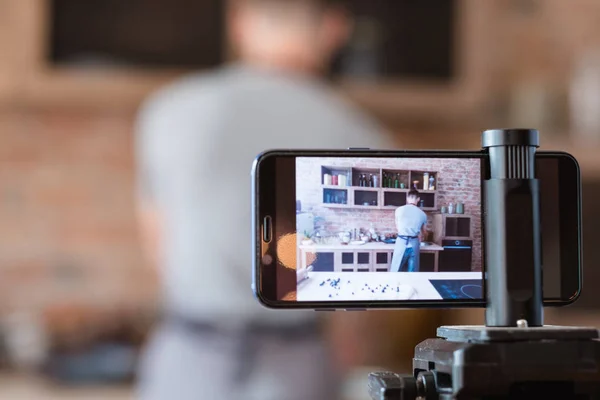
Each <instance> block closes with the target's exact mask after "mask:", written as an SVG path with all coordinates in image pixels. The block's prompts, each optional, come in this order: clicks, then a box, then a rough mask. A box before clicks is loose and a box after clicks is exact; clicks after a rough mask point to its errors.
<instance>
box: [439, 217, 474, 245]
mask: <svg viewBox="0 0 600 400" xmlns="http://www.w3.org/2000/svg"><path fill="white" fill-rule="evenodd" d="M472 232H473V218H472V216H470V215H465V214H433V241H434V242H435V243H440V242H441V240H442V239H467V238H471V235H472Z"/></svg>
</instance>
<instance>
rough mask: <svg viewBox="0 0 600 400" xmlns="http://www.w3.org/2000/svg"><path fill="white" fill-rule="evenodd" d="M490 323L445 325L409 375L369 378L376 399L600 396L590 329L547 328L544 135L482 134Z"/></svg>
mask: <svg viewBox="0 0 600 400" xmlns="http://www.w3.org/2000/svg"><path fill="white" fill-rule="evenodd" d="M482 145H483V148H484V149H485V150H486V151H487V153H488V156H489V157H488V160H489V165H488V168H487V169H486V170H487V171H488V173H487V176H485V177H484V182H483V190H484V201H485V202H484V222H485V234H486V241H485V255H486V279H485V282H484V286H485V292H486V312H485V319H486V325H485V326H442V327H439V328H438V330H437V336H438V337H437V338H432V339H427V340H425V341H423V342H421V343H420V344H418V345H417V347H416V348H415V355H414V358H413V374H412V375H409V376H402V375H400V374H396V373H394V372H373V373H371V374H369V394H370V396H371V398H372V399H374V400H416V399H426V400H430V399H431V400H434V399H440V400H450V399H469V400H471V399H494V400H499V399H538V398H539V399H561V400H565V399H578V400H580V399H581V400H582V399H600V340H598V339H599V334H598V330H597V329H595V328H586V327H562V326H560V327H559V326H544V323H543V294H542V266H541V240H540V233H541V230H540V215H539V182H538V180H537V179H535V151H536V148H537V147H538V146H539V133H538V131H537V130H531V129H495V130H487V131H484V132H483V135H482Z"/></svg>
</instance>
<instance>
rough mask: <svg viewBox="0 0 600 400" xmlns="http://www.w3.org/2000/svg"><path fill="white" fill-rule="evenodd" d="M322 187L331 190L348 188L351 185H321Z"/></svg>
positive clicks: (350, 187)
mask: <svg viewBox="0 0 600 400" xmlns="http://www.w3.org/2000/svg"><path fill="white" fill-rule="evenodd" d="M321 188H323V189H331V190H350V189H352V186H339V185H321Z"/></svg>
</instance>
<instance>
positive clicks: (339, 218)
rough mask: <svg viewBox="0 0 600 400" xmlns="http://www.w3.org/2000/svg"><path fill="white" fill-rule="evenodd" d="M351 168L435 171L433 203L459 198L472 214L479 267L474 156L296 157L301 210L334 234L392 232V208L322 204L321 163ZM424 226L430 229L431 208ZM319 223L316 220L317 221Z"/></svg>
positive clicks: (477, 186)
mask: <svg viewBox="0 0 600 400" xmlns="http://www.w3.org/2000/svg"><path fill="white" fill-rule="evenodd" d="M323 165H325V166H340V167H350V166H351V167H354V168H384V169H385V168H388V169H406V170H427V171H436V172H438V175H437V177H438V181H437V183H436V185H437V194H436V196H437V206H438V208H439V207H442V206H447V205H448V204H449V203H453V204H454V205H456V203H457V202H462V203H463V204H464V207H465V214H468V215H471V216H473V232H472V236H473V259H474V268H475V269H479V268H481V262H480V260H481V204H480V191H481V178H480V176H481V174H480V163H479V160H476V159H452V160H450V159H433V158H429V159H415V158H412V159H380V158H355V159H351V160H350V159H340V158H337V159H336V158H311V159H307V158H305V159H298V160H297V164H296V180H297V183H296V196H297V199H298V200H300V201H301V203H302V210H303V211H310V212H312V213H313V214H314V215H315V217H317V219H319V218H322V220H321V221H322V223H321V224H320V225H322V226H323V228H324V230H325V231H326V232H327V234H330V235H334V234H337V233H338V232H339V231H342V230H350V229H360V228H363V229H369V228H370V227H371V224H372V226H373V227H374V228H375V229H376V231H377V233H379V234H382V233H395V232H396V227H395V221H394V210H393V209H385V210H376V209H369V210H365V209H354V208H331V207H325V206H323V193H322V189H321V166H323ZM428 214H429V222H428V229H429V230H431V229H432V227H431V212H428ZM317 225H319V221H317Z"/></svg>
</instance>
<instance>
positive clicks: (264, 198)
mask: <svg viewBox="0 0 600 400" xmlns="http://www.w3.org/2000/svg"><path fill="white" fill-rule="evenodd" d="M536 154H537V155H536V157H541V158H545V157H549V158H559V160H560V161H559V163H560V164H559V179H560V183H559V184H560V185H561V186H560V188H561V190H560V191H559V199H560V202H561V218H560V231H561V232H560V238H561V266H562V265H564V264H565V263H570V262H572V261H569V260H577V268H576V269H573V268H561V298H544V306H564V305H567V304H571V303H573V302H574V301H575V300H576V299H577V298H578V297H579V295H580V293H581V280H582V278H581V268H582V267H581V182H580V173H579V165H578V163H577V161H576V160H575V158H573V156H571V155H570V154H568V153H564V152H541V151H540V152H537V153H536ZM297 157H345V158H354V157H360V158H385V157H395V158H397V157H402V158H479V159H481V160H482V162H481V177H482V180H483V179H484V178H485V177H487V175H488V174H487V168H486V167H487V163H486V162H483V161H485V158H486V157H487V153H486V152H484V151H451V150H433V151H424V150H400V151H399V150H368V149H362V150H270V151H267V152H264V153H262V154H260V155H259V156H258V157H257V158H256V160H255V162H254V165H253V169H252V176H253V179H252V186H253V193H252V197H253V218H252V221H253V249H254V250H255V254H254V255H253V290H254V293H255V296H256V297H257V299H258V300H259V301H260V302H261V303H262V304H263V305H265V306H267V307H269V308H277V309H292V308H296V309H317V310H323V309H331V310H334V309H398V308H465V307H485V305H486V301H485V299H482V300H475V299H442V300H402V301H389V300H381V301H310V302H309V301H302V302H297V301H295V300H294V301H289V300H278V299H279V298H281V295H280V294H279V293H278V290H279V291H281V292H288V291H290V288H291V285H288V286H290V288H288V287H286V286H284V283H285V282H288V283H289V282H291V281H292V276H291V275H292V274H293V282H294V285H295V283H296V276H295V275H296V270H295V269H294V270H292V269H288V268H285V267H283V266H282V265H279V264H278V263H277V261H276V260H277V253H276V244H277V243H276V242H277V240H276V239H277V238H279V237H281V236H282V235H284V234H291V233H293V234H295V233H296V225H295V224H296V217H295V215H296V209H295V204H296V191H295V184H294V185H293V189H292V190H286V191H280V190H278V188H280V187H281V185H283V184H287V185H289V184H290V182H294V183H295V181H296V176H295V169H296V158H297ZM563 182H564V184H565V187H568V188H569V190H568V191H567V190H562V189H563V186H562V185H563ZM575 193H576V194H577V201H576V202H573V200H572V197H571V196H572V194H575ZM484 196H485V193H484V191H483V188H482V191H481V215H482V217H483V215H484V209H483V205H484V200H485V199H484ZM567 197H568V201H567ZM563 204H565V205H573V206H572V207H562V205H563ZM563 210H564V211H563ZM267 215H268V216H270V217H271V219H272V229H273V232H272V233H271V237H272V238H273V239H272V240H271V242H270V243H265V242H264V241H263V240H262V221H263V218H264V217H265V216H267ZM573 217H575V218H576V221H577V223H576V224H573V223H572V219H571V218H573ZM481 229H482V232H484V229H485V219H484V218H482V221H481ZM563 238H575V239H574V240H570V241H568V242H566V243H565V242H564V241H563ZM481 253H482V257H483V260H482V266H483V268H482V280H483V292H484V293H487V290H486V281H485V279H484V277H485V271H486V265H485V264H486V263H485V235H483V237H482V249H481ZM266 259H269V260H275V261H271V263H265V262H263V260H266ZM571 270H575V271H576V274H574V273H573V272H572V271H571ZM278 283H279V284H278ZM294 289H295V286H294Z"/></svg>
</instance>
